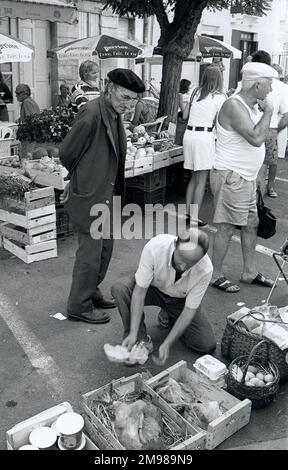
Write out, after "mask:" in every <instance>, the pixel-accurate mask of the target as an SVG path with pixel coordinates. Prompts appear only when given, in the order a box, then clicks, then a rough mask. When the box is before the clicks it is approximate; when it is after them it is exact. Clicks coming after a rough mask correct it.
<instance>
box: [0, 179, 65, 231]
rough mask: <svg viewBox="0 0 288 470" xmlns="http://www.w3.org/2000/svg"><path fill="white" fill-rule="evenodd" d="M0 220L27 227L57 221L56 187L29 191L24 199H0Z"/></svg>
mask: <svg viewBox="0 0 288 470" xmlns="http://www.w3.org/2000/svg"><path fill="white" fill-rule="evenodd" d="M0 207H1V208H0V220H2V221H4V222H7V223H10V224H13V225H16V226H20V227H24V228H27V229H31V228H35V227H40V226H42V225H48V224H51V223H55V222H56V210H55V196H54V188H53V187H48V188H43V189H34V190H32V191H27V192H26V193H25V195H24V200H23V201H18V200H16V199H15V200H14V199H12V198H5V199H2V200H1V201H0Z"/></svg>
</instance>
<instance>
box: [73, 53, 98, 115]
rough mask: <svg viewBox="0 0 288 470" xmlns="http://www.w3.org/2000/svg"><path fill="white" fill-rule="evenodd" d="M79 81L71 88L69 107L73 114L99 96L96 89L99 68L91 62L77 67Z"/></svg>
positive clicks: (88, 61) (86, 61) (87, 61)
mask: <svg viewBox="0 0 288 470" xmlns="http://www.w3.org/2000/svg"><path fill="white" fill-rule="evenodd" d="M79 76H80V81H79V82H78V83H76V85H74V86H73V87H72V90H71V93H72V94H71V107H72V109H73V111H74V112H75V113H77V112H78V111H79V109H80V108H81V107H82V106H83V105H85V104H86V103H87V102H88V101H91V100H94V99H95V98H97V97H98V96H99V95H100V91H99V88H98V76H99V66H98V64H97V63H96V62H92V60H85V62H82V64H81V65H80V67H79Z"/></svg>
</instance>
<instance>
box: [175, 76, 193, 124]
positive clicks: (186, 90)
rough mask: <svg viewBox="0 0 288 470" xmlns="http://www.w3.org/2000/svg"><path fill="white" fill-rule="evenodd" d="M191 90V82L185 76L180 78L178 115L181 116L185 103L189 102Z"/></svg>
mask: <svg viewBox="0 0 288 470" xmlns="http://www.w3.org/2000/svg"><path fill="white" fill-rule="evenodd" d="M191 92H192V83H191V82H190V80H187V79H186V78H182V79H181V80H180V88H179V108H180V109H179V112H178V116H179V115H180V117H182V114H183V111H184V109H185V107H186V104H187V103H189V100H190V97H191Z"/></svg>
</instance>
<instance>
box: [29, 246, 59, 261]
mask: <svg viewBox="0 0 288 470" xmlns="http://www.w3.org/2000/svg"><path fill="white" fill-rule="evenodd" d="M57 256H58V252H57V249H56V248H55V249H54V250H47V251H42V252H41V253H34V254H32V255H30V254H27V261H26V263H27V264H31V263H34V262H35V261H44V260H46V259H52V258H57Z"/></svg>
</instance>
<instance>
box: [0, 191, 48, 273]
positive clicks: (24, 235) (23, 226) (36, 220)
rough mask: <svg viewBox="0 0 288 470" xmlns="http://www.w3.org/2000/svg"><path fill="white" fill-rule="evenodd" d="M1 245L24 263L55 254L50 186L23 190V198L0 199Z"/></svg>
mask: <svg viewBox="0 0 288 470" xmlns="http://www.w3.org/2000/svg"><path fill="white" fill-rule="evenodd" d="M2 207H5V209H4V208H2V209H0V220H3V221H4V223H2V224H1V225H0V235H1V236H2V246H3V248H5V249H6V250H8V251H9V252H10V253H12V254H14V255H15V256H17V257H18V258H20V259H21V260H22V261H24V262H25V263H28V264H30V263H33V261H40V260H44V259H49V258H55V257H56V256H57V242H56V210H55V197H54V188H52V187H49V188H43V189H36V190H32V191H30V192H26V193H25V195H24V200H21V201H18V200H16V199H12V198H5V199H3V200H2Z"/></svg>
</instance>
